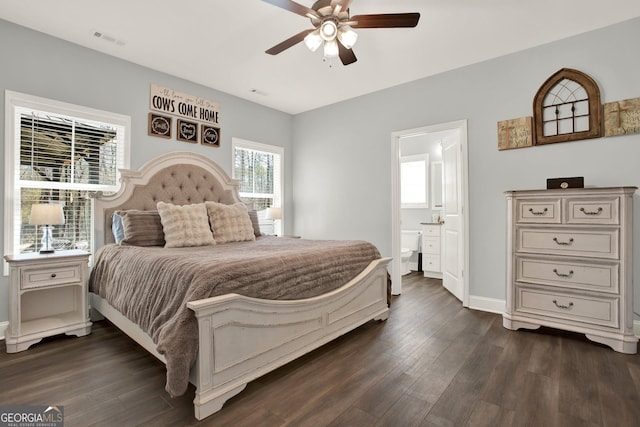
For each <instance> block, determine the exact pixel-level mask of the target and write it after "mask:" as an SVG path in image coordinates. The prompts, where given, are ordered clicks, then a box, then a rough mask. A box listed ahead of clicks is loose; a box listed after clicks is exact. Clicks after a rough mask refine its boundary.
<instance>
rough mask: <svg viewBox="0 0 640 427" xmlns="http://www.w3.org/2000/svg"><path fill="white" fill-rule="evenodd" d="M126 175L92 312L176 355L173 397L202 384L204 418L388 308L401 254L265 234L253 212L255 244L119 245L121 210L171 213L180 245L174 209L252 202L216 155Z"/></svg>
mask: <svg viewBox="0 0 640 427" xmlns="http://www.w3.org/2000/svg"><path fill="white" fill-rule="evenodd" d="M121 182H122V186H121V189H120V191H119V192H118V193H116V194H114V195H108V196H105V195H102V194H96V195H95V203H94V209H95V215H94V218H95V228H96V235H97V236H98V238H97V239H96V240H97V246H101V247H100V249H99V250H98V251H96V254H95V258H94V266H93V268H92V271H91V279H90V284H89V291H90V293H89V296H90V305H91V313H92V318H93V319H94V320H98V319H99V318H101V317H106V318H107V319H109V320H110V321H111V322H112V323H113V324H114V325H116V326H117V327H118V328H120V329H121V330H122V331H124V332H125V333H126V334H127V335H129V336H130V337H131V338H133V339H134V340H135V341H136V342H137V343H139V344H140V345H142V346H143V347H144V348H145V349H146V350H148V351H149V352H150V353H152V354H153V355H155V356H156V357H157V358H158V359H159V360H161V361H162V362H164V363H165V364H166V365H167V386H166V389H167V391H168V392H169V394H171V395H179V394H181V392H184V390H185V389H186V382H187V381H188V382H191V383H192V384H194V386H195V388H196V393H195V399H194V411H195V417H196V418H197V419H199V420H200V419H203V418H205V417H207V416H209V415H211V414H213V413H215V412H217V411H219V410H220V409H221V408H222V406H223V404H224V403H225V401H227V400H228V399H229V398H231V397H232V396H234V395H236V394H237V393H239V392H241V391H242V390H243V389H244V387H245V386H246V384H247V383H248V382H250V381H252V380H254V379H256V378H258V377H260V376H262V375H264V374H266V373H267V372H270V371H272V370H274V369H276V368H278V367H280V366H282V365H284V364H286V363H288V362H290V361H291V360H294V359H296V358H298V357H300V356H302V355H304V354H306V353H308V352H310V351H312V350H314V349H316V348H318V347H320V346H321V345H323V344H325V343H327V342H329V341H331V340H333V339H335V338H337V337H339V336H341V335H343V334H345V333H347V332H349V331H351V330H353V329H355V328H357V327H358V326H360V325H362V324H364V323H366V322H368V321H371V320H385V319H386V318H387V317H388V313H389V307H388V302H389V289H390V288H389V281H388V274H387V265H388V263H389V262H390V260H391V259H390V258H383V257H381V256H380V254H379V253H378V252H377V249H375V247H374V246H373V245H371V244H370V243H367V242H358V241H309V240H305V239H288V238H285V237H274V236H259V234H260V233H259V232H258V230H256V229H255V228H256V226H255V221H253V223H252V225H253V229H252V232H253V231H255V234H256V235H258V236H257V237H255V238H253V239H247V241H233V240H231V241H228V242H225V241H224V239H223V236H222V234H219V235H217V237H220V239H221V240H220V241H222V242H223V244H211V245H209V244H207V245H204V246H186V247H180V246H178V247H171V248H164V247H160V246H153V245H150V246H149V247H146V246H145V247H141V246H137V243H135V242H134V244H130V245H125V244H121V245H117V244H114V235H113V232H112V225H113V224H112V221H113V218H114V217H113V213H114V212H118V213H122V212H124V213H125V214H123V215H126V213H128V212H140V215H145V214H149V215H155V214H154V213H153V211H154V210H158V211H160V212H161V213H163V217H162V219H163V221H164V225H165V229H164V230H165V233H166V234H165V237H167V240H166V245H167V246H169V245H170V242H174V240H172V239H173V238H172V239H171V240H170V239H169V237H170V236H172V235H173V234H172V233H173V232H172V231H167V227H166V226H167V221H166V219H167V218H168V217H167V216H166V215H167V214H166V212H165V211H164V210H163V209H167V208H168V207H170V208H171V209H173V210H178V213H181V212H182V213H184V212H183V211H180V209H183V210H184V209H191V208H194V209H195V208H198V209H200V206H201V205H206V206H207V209H208V211H207V212H208V215H209V219H210V221H213V220H214V217H215V215H216V212H229V211H230V209H232V208H233V209H235V208H242V207H244V205H243V204H242V202H241V201H240V198H239V196H238V183H237V182H235V181H233V180H231V179H230V178H229V177H228V176H227V174H226V173H225V172H224V171H223V170H222V169H221V168H220V167H219V166H218V165H217V164H216V163H214V162H213V161H211V160H210V159H209V158H207V157H205V156H201V155H198V154H194V153H188V152H178V153H168V154H165V155H161V156H159V157H157V158H155V159H152V160H151V161H149V162H147V163H146V164H144V165H143V166H142V167H141V168H140V169H139V170H122V171H121ZM160 202H162V203H160ZM240 205H242V206H240ZM167 206H168V207H167ZM212 209H213V210H212ZM245 209H246V208H245ZM240 210H241V209H240ZM171 212H173V211H171ZM248 213H249V216H251V213H250V212H248ZM116 218H117V217H116ZM212 223H213V222H212ZM218 224H219V223H218ZM243 226H244V227H245V228H246V224H245V223H244V222H243ZM216 229H217V228H216V226H215V224H214V233H213V234H214V235H216ZM218 229H222V227H220V228H218ZM245 231H246V230H245ZM196 234H197V233H196ZM204 234H205V233H200V234H199V235H200V236H202V235H204ZM143 235H145V236H149V235H151V234H149V233H146V234H145V233H143ZM101 237H102V238H101ZM194 238H198V236H195V237H194ZM207 238H208V237H207ZM101 240H102V241H101ZM171 244H173V243H171ZM158 265H159V266H162V267H153V266H158ZM222 266H224V268H225V270H222ZM178 267H180V268H181V270H179V269H178ZM127 268H128V270H127ZM249 279H251V284H249V285H247V283H249V281H250V280H249ZM125 282H132V283H133V286H131V284H129V285H127V286H125ZM182 282H184V283H185V286H184V287H183V286H182V285H179V286H178V284H181V283H182ZM241 282H247V283H241ZM205 285H206V286H205ZM241 285H242V286H249V290H245V289H247V288H243V287H242V286H241ZM158 318H160V319H161V321H160V320H157V319H158Z"/></svg>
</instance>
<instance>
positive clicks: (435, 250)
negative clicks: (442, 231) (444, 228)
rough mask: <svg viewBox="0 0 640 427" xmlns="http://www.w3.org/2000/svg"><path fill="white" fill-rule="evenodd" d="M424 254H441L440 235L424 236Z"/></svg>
mask: <svg viewBox="0 0 640 427" xmlns="http://www.w3.org/2000/svg"><path fill="white" fill-rule="evenodd" d="M422 253H423V254H440V237H427V236H425V237H423V238H422Z"/></svg>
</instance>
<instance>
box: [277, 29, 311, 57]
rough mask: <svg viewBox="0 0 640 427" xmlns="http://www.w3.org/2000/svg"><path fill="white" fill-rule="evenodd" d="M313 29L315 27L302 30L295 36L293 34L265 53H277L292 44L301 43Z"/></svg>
mask: <svg viewBox="0 0 640 427" xmlns="http://www.w3.org/2000/svg"><path fill="white" fill-rule="evenodd" d="M312 31H315V28H311V29H309V30H304V31H300V32H299V33H298V34H296V35H295V36H291V37H289V38H288V39H286V40H285V41H283V42H281V43H278V44H277V45H275V46H274V47H272V48H271V49H269V50H266V51H265V53H268V54H269V55H277V54H279V53H280V52H282V51H283V50H286V49H289V48H290V47H291V46H294V45H296V44H298V43H300V42H301V41H302V40H304V38H305V37H306V35H307V34H309V33H310V32H312Z"/></svg>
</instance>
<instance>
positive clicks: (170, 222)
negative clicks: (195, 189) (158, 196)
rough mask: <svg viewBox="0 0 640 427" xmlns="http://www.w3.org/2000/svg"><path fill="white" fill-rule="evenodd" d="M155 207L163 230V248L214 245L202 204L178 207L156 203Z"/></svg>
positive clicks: (205, 209)
mask: <svg viewBox="0 0 640 427" xmlns="http://www.w3.org/2000/svg"><path fill="white" fill-rule="evenodd" d="M157 207H158V212H159V213H160V219H161V221H162V229H163V230H164V239H165V241H166V244H165V245H164V246H165V248H182V247H186V246H208V245H215V244H216V242H215V240H213V234H211V229H210V228H209V217H208V216H207V208H206V206H205V204H204V203H195V204H192V205H184V206H179V205H173V204H171V203H165V202H158V205H157Z"/></svg>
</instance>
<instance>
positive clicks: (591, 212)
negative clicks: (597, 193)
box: [580, 206, 602, 215]
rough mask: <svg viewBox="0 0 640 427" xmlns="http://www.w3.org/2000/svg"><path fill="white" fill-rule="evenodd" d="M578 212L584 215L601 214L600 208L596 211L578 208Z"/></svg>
mask: <svg viewBox="0 0 640 427" xmlns="http://www.w3.org/2000/svg"><path fill="white" fill-rule="evenodd" d="M580 211H581V212H582V213H584V214H585V215H600V214H601V213H602V206H601V207H599V208H598V210H597V211H588V210H586V209H585V208H580Z"/></svg>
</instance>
